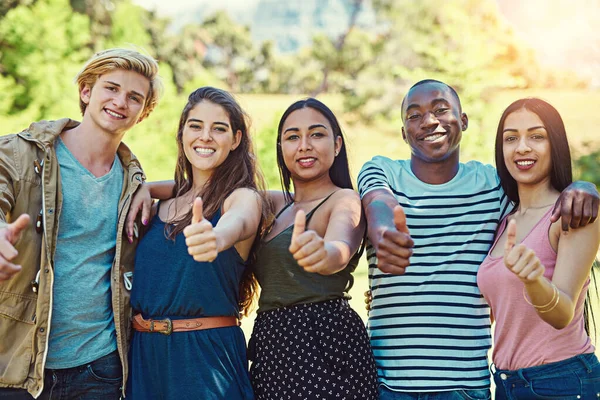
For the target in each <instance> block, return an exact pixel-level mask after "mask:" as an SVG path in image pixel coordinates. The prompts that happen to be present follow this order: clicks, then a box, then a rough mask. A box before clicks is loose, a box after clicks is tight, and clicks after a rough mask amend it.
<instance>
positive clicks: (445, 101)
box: [431, 98, 450, 105]
mask: <svg viewBox="0 0 600 400" xmlns="http://www.w3.org/2000/svg"><path fill="white" fill-rule="evenodd" d="M438 103H446V104H450V102H449V101H448V100H446V99H444V98H438V99H433V100H432V101H431V104H432V105H436V104H438Z"/></svg>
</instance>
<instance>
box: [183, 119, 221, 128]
mask: <svg viewBox="0 0 600 400" xmlns="http://www.w3.org/2000/svg"><path fill="white" fill-rule="evenodd" d="M190 122H202V123H204V121H202V120H201V119H198V118H189V119H188V120H187V122H186V124H187V123H190ZM215 125H223V126H226V127H227V128H229V124H228V123H227V122H221V121H216V122H215Z"/></svg>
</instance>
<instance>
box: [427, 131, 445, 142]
mask: <svg viewBox="0 0 600 400" xmlns="http://www.w3.org/2000/svg"><path fill="white" fill-rule="evenodd" d="M442 136H444V135H443V134H441V133H438V134H435V135H430V136H425V138H423V140H424V141H426V142H433V141H434V140H438V139H439V138H441V137H442Z"/></svg>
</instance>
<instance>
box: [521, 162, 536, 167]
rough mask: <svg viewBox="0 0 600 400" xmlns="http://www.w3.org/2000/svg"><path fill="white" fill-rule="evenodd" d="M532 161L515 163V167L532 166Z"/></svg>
mask: <svg viewBox="0 0 600 400" xmlns="http://www.w3.org/2000/svg"><path fill="white" fill-rule="evenodd" d="M533 163H534V161H517V165H520V166H522V167H526V166H528V165H533Z"/></svg>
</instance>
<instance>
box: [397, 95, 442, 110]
mask: <svg viewBox="0 0 600 400" xmlns="http://www.w3.org/2000/svg"><path fill="white" fill-rule="evenodd" d="M438 103H445V104H448V105H450V102H449V101H448V100H447V99H444V98H443V97H440V98H437V99H433V100H431V104H432V105H436V104H438ZM420 107H421V106H420V105H418V104H416V103H413V104H409V105H408V107H406V111H405V112H408V111H410V110H411V109H413V108H420Z"/></svg>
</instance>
